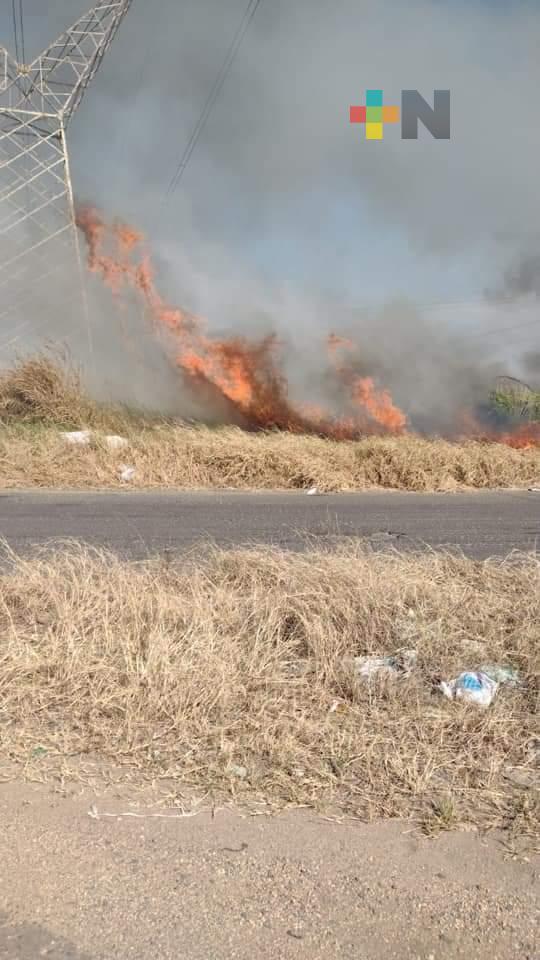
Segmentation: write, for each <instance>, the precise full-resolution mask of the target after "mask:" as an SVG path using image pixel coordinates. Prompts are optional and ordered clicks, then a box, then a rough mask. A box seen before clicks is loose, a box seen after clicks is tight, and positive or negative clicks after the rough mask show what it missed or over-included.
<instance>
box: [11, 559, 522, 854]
mask: <svg viewBox="0 0 540 960" xmlns="http://www.w3.org/2000/svg"><path fill="white" fill-rule="evenodd" d="M1 570H2V572H1V574H0V631H1V636H2V651H1V657H0V689H1V691H2V696H1V701H0V753H1V755H2V757H3V758H4V759H5V758H10V761H11V762H13V761H15V762H16V763H18V764H21V765H23V767H24V770H25V772H26V773H27V775H29V776H31V777H32V778H35V777H38V778H42V779H47V778H52V779H53V780H58V779H60V780H63V779H66V778H70V777H71V778H73V777H76V776H79V777H83V779H84V771H85V770H87V767H85V763H86V762H87V761H89V762H92V763H93V764H107V763H109V764H113V765H114V767H115V769H116V773H115V779H116V782H120V783H121V782H122V780H123V778H124V779H125V780H126V781H127V782H130V783H137V782H141V783H151V784H153V786H154V787H157V788H158V789H160V788H161V789H162V790H163V792H164V793H165V794H167V796H168V797H169V800H170V801H171V802H176V801H175V799H174V797H175V796H177V799H178V798H180V796H184V798H185V797H186V796H189V792H190V791H191V792H192V796H194V797H197V798H199V799H201V798H203V797H204V798H206V802H207V803H211V802H214V801H215V802H219V801H220V800H226V799H227V798H229V799H236V800H239V801H240V802H245V803H246V804H252V803H258V802H260V803H264V804H266V805H269V808H270V809H274V808H275V809H277V808H281V807H283V806H287V805H307V806H308V807H312V808H315V809H317V810H319V811H324V812H326V813H331V814H333V815H334V814H347V815H352V816H358V817H361V818H367V819H371V818H375V817H414V818H415V819H418V820H420V821H421V822H422V823H424V825H425V827H426V829H429V830H430V831H431V830H437V829H440V828H445V827H448V826H453V825H456V824H458V823H462V822H474V823H478V824H482V825H486V826H493V825H497V826H501V827H508V828H511V830H513V831H517V832H518V833H520V834H521V835H527V836H531V837H532V836H533V835H534V834H535V832H536V830H537V827H538V821H537V815H538V804H537V796H538V794H537V792H535V789H534V784H535V783H536V786H538V781H537V779H536V780H535V778H537V774H538V750H539V741H538V727H537V718H538V691H539V664H540V661H539V656H540V654H539V651H540V644H539V640H540V561H539V559H538V557H536V556H532V555H531V556H519V555H516V556H512V557H510V558H508V559H507V560H505V561H495V560H491V561H486V562H482V563H479V562H475V561H473V560H469V559H466V558H464V557H462V556H452V555H449V554H445V553H437V552H429V553H418V554H409V555H407V556H403V555H399V554H397V553H391V552H384V553H378V552H372V551H370V550H368V549H367V548H366V547H365V545H362V544H361V543H352V544H348V545H347V547H346V548H343V549H342V548H335V549H328V550H325V551H321V550H313V551H308V552H307V553H305V554H290V553H287V552H281V551H279V550H277V549H271V548H257V549H244V550H232V551H221V550H215V549H213V550H210V551H208V552H205V553H202V554H199V555H197V556H194V555H192V556H191V557H190V558H189V559H185V558H184V559H183V560H182V561H180V560H178V561H176V560H174V559H171V558H170V557H169V558H160V557H157V558H155V559H153V560H148V561H147V562H145V563H144V564H135V563H128V562H125V561H122V560H120V559H118V558H117V557H116V556H112V555H109V554H107V553H104V552H98V551H94V550H90V549H88V548H86V547H83V546H79V545H76V544H72V545H68V546H65V545H64V546H63V547H62V549H59V550H58V551H57V552H52V553H51V550H50V548H49V549H48V550H47V551H42V552H40V553H37V554H35V555H33V556H29V557H27V558H25V559H23V558H20V557H17V556H15V555H13V554H11V553H9V551H7V549H6V550H5V552H4V556H3V561H2V567H1ZM404 649H407V650H410V649H414V650H415V651H416V654H417V659H416V663H415V664H414V665H413V667H412V669H411V670H410V672H409V673H407V672H404V673H392V672H386V673H382V674H376V675H374V676H372V677H371V679H366V677H363V676H360V675H358V673H357V671H356V669H355V666H354V663H355V661H354V658H355V657H363V656H381V655H383V656H384V655H389V654H395V653H396V652H397V651H403V650H404ZM486 662H491V663H495V664H499V665H504V666H510V667H511V668H512V670H515V671H517V673H518V675H519V681H520V682H519V684H518V685H517V686H511V685H510V686H508V687H506V686H504V687H500V689H499V691H498V693H497V696H496V698H495V700H494V701H493V703H492V704H491V706H489V707H487V708H485V709H482V708H481V707H478V706H477V705H475V704H472V703H466V702H462V701H450V700H448V699H445V697H444V696H443V695H442V694H441V693H440V692H439V690H438V683H439V681H440V680H441V679H447V680H448V679H451V678H453V677H456V676H457V675H459V674H460V672H461V671H464V670H467V669H472V670H474V669H477V668H478V667H479V665H481V664H483V663H486ZM77 764H79V766H78V767H77ZM77 770H78V773H77ZM175 791H176V793H175ZM171 798H172V800H171ZM179 802H180V801H179Z"/></svg>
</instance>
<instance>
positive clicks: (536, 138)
mask: <svg viewBox="0 0 540 960" xmlns="http://www.w3.org/2000/svg"><path fill="white" fill-rule="evenodd" d="M89 5H90V0H86V2H84V0H77V3H76V4H75V3H73V4H72V3H68V2H67V0H66V2H62V0H57V2H56V4H55V5H53V4H50V5H49V4H48V5H47V6H48V11H47V14H46V15H45V13H44V12H43V9H42V6H41V4H39V3H38V0H34V6H35V7H36V8H38V7H40V8H41V9H40V10H39V12H36V14H35V15H34V19H33V20H32V23H33V28H34V33H33V35H32V33H31V30H30V29H29V30H28V34H29V36H30V37H31V42H32V45H33V46H34V47H35V50H36V52H37V50H38V49H39V47H40V46H43V45H44V44H45V43H46V42H47V41H48V39H51V37H50V33H51V29H52V28H53V27H54V30H58V29H59V28H61V25H60V23H59V21H61V20H62V19H63V20H64V22H65V23H66V24H67V23H68V22H69V21H70V20H72V19H73V16H74V15H75V16H76V15H78V14H79V13H80V12H82V11H84V10H85V9H86V7H87V6H89ZM27 6H28V7H30V0H29V2H28V4H27ZM244 7H245V0H183V2H182V3H181V4H179V3H178V2H177V0H162V3H161V4H160V7H159V11H156V10H155V9H154V8H153V5H149V4H147V3H145V2H143V0H135V2H134V4H133V6H132V9H131V12H130V14H129V15H128V17H127V18H126V20H125V22H124V25H123V27H122V30H121V32H120V34H119V35H118V38H117V40H116V41H115V44H114V46H113V48H112V50H111V52H110V54H109V56H108V59H107V60H106V61H105V63H104V65H103V67H102V70H101V72H100V74H99V75H98V77H97V78H96V81H95V84H94V86H93V87H92V88H91V89H90V91H89V93H88V95H87V98H86V100H85V101H84V103H83V105H82V107H81V109H80V111H79V113H78V114H77V116H76V117H75V120H74V122H73V127H72V130H71V147H72V165H73V175H74V180H75V186H76V191H77V194H78V196H79V197H80V199H81V200H82V201H85V202H89V203H92V204H95V205H97V206H98V207H99V208H100V209H102V210H104V211H105V212H106V214H107V216H108V217H109V218H114V217H115V216H117V217H119V218H120V219H121V220H122V221H127V222H130V223H135V224H137V225H138V226H140V228H141V230H142V231H143V232H144V234H145V235H146V237H147V239H148V242H149V244H150V247H151V249H152V251H153V254H154V259H155V262H156V264H157V274H158V280H159V287H160V289H161V290H165V291H166V297H167V301H168V302H170V303H178V304H180V306H181V307H182V308H184V309H185V310H186V311H188V312H191V313H194V314H197V315H203V316H204V317H206V318H207V319H208V324H209V328H210V329H211V330H214V331H216V332H218V333H219V335H220V336H225V335H242V336H247V337H250V336H252V337H254V338H257V337H261V336H264V335H266V334H269V333H275V334H276V335H277V337H278V338H280V339H283V340H285V341H286V342H287V344H288V348H287V351H286V358H285V360H284V368H285V374H286V377H287V379H288V380H289V382H290V384H291V389H293V390H294V391H295V393H296V394H297V395H298V396H299V397H300V398H301V400H302V401H303V402H304V401H305V402H318V401H319V400H321V399H322V400H327V399H328V398H329V396H330V395H331V394H332V386H331V384H327V383H326V382H325V379H324V376H322V374H321V372H320V371H321V364H320V350H321V343H324V342H325V340H326V338H327V336H328V335H329V334H330V333H338V334H342V335H343V336H345V337H348V338H350V339H352V340H353V341H354V343H355V344H357V345H358V351H357V355H356V357H357V359H356V361H355V363H356V365H357V366H356V372H357V374H358V375H359V376H362V377H372V378H374V379H375V381H376V383H377V384H379V385H380V387H381V388H388V389H389V390H390V391H391V392H392V396H393V398H394V400H395V402H396V403H397V404H399V406H400V407H402V408H403V409H404V410H405V411H406V413H407V415H408V416H409V417H410V419H411V420H412V422H413V423H414V424H415V425H418V426H419V427H420V428H421V429H429V430H447V429H448V428H449V426H450V425H451V424H452V423H455V418H456V416H457V415H458V412H459V410H461V409H462V408H463V407H467V406H469V407H476V406H478V405H479V404H481V403H482V399H483V398H484V399H485V397H486V396H487V393H488V392H489V389H490V387H491V386H492V383H493V380H494V378H495V377H496V376H497V374H499V373H508V374H512V375H517V376H521V375H524V374H525V372H526V371H528V375H532V376H533V377H534V376H536V372H535V371H537V370H538V364H536V365H535V362H534V359H531V358H534V355H535V354H536V355H537V354H538V344H539V339H540V338H539V334H540V319H539V317H538V304H537V302H536V301H537V298H538V296H539V294H540V285H539V283H538V276H539V271H538V257H539V256H540V252H539V251H540V226H539V225H540V192H539V191H538V190H537V188H536V181H537V172H536V171H537V165H538V157H539V156H540V128H539V127H538V124H536V123H535V122H534V119H533V118H534V115H535V101H536V97H537V91H538V89H539V87H540V59H539V58H538V55H537V50H538V41H539V40H540V8H539V7H538V5H537V4H536V3H532V2H531V3H527V2H517V0H516V2H509V3H506V4H501V3H499V2H496V0H493V2H489V0H473V2H468V3H465V2H461V0H458V2H455V0H452V2H451V0H412V2H411V3H408V4H403V3H402V2H400V0H366V2H364V3H362V4H359V3H358V2H357V0H337V2H334V3H330V2H328V0H295V3H290V0H262V3H261V5H260V8H259V10H258V13H257V16H256V17H255V19H254V21H253V23H252V25H251V27H250V30H249V32H248V34H247V35H246V37H245V40H244V43H243V46H242V48H241V50H240V53H239V55H238V57H237V59H236V61H235V63H234V66H233V68H232V70H231V72H230V74H229V76H228V78H227V82H226V84H225V85H224V88H223V90H222V92H221V94H220V97H219V99H218V101H217V103H216V106H215V108H214V111H213V113H212V115H211V117H210V120H209V122H208V124H207V126H206V127H205V129H204V131H203V134H202V136H201V138H200V141H199V143H198V145H197V148H196V150H195V152H194V154H193V157H192V159H191V161H190V164H189V165H188V167H187V169H186V171H185V174H184V176H183V177H182V179H181V181H180V184H179V186H178V189H177V190H176V192H175V193H174V194H173V195H172V196H167V185H168V183H169V182H170V180H171V178H172V176H173V175H174V173H175V169H176V166H177V164H178V161H179V158H180V155H181V153H182V151H183V148H184V146H185V144H186V143H187V141H188V140H189V137H190V134H191V131H192V129H193V127H194V125H195V123H196V122H197V119H198V117H199V116H200V112H201V110H202V107H203V105H204V102H205V100H206V97H207V95H208V92H209V89H210V88H211V86H212V83H213V80H214V78H215V76H216V74H217V73H218V71H219V68H220V66H221V63H222V61H223V58H224V56H225V52H226V49H227V45H228V43H229V42H230V40H231V39H232V36H233V34H234V31H235V28H236V25H237V23H238V20H239V18H240V16H241V13H242V11H243V9H244ZM75 8H76V9H75ZM79 8H80V9H79ZM29 16H30V15H29ZM53 16H54V24H53V22H52V17H53ZM5 21H6V15H2V19H1V20H0V25H1V26H2V27H5V28H6V29H7V26H6V23H5ZM53 32H54V31H53ZM28 42H29V43H30V40H29V41H28ZM370 87H380V88H383V90H384V95H385V101H386V102H388V103H398V104H399V103H400V98H401V90H402V89H418V90H419V91H420V93H421V94H422V95H423V96H425V97H426V99H427V100H430V99H431V98H432V94H433V90H434V89H435V88H443V89H446V88H449V89H450V90H451V98H452V136H451V140H450V141H436V140H434V139H432V138H431V136H430V135H429V133H428V132H427V131H426V130H424V129H422V128H420V136H419V140H418V141H402V140H401V138H400V135H399V128H398V127H395V128H389V129H388V130H387V131H386V133H385V140H384V142H382V143H377V142H366V141H365V139H364V135H363V132H362V130H361V128H359V127H354V126H351V125H350V124H349V122H348V115H349V106H350V104H354V103H363V102H365V101H364V98H365V90H366V88H370ZM516 264H518V266H517V267H516ZM519 264H521V266H519ZM486 290H495V291H503V292H504V295H503V296H498V297H495V298H493V297H490V296H485V295H484V291H486ZM91 305H92V318H93V325H94V337H95V351H96V356H97V360H98V364H97V366H98V381H99V379H100V377H101V381H102V382H101V388H102V390H103V389H112V388H111V384H114V390H115V392H116V394H118V393H125V394H129V399H131V398H132V394H133V393H134V392H135V394H136V395H137V399H138V400H140V401H142V402H145V403H148V404H149V405H154V406H155V405H156V403H157V405H160V406H164V407H165V406H166V407H168V408H171V407H174V406H175V405H176V404H178V405H179V407H180V408H181V410H182V411H184V409H186V407H185V405H186V404H187V403H188V400H187V397H186V395H185V394H184V393H183V392H180V393H179V392H178V391H179V385H178V382H177V377H176V375H175V372H174V371H173V370H172V369H170V368H169V367H168V365H167V363H166V361H164V359H163V356H162V354H161V352H160V348H158V347H156V346H155V344H154V342H153V340H152V336H151V333H149V332H148V331H147V328H146V326H145V323H144V320H143V319H142V318H141V316H140V312H138V309H137V304H136V303H135V302H130V303H129V304H128V305H127V306H126V307H125V308H124V310H123V311H119V310H118V307H117V306H116V305H115V304H114V303H113V302H111V298H110V297H107V296H106V295H104V293H103V291H102V290H100V289H98V287H97V285H96V284H93V283H91ZM56 313H57V322H56V323H55V326H54V333H55V335H59V336H60V335H61V333H62V330H65V327H66V317H65V310H63V307H62V304H61V303H59V304H58V307H57V311H56ZM72 321H73V318H70V320H69V323H68V326H69V325H70V324H72ZM143 331H146V332H145V333H144V334H143ZM501 331H502V332H501ZM143 335H144V336H145V338H146V339H145V341H144V355H143V357H142V358H141V356H140V355H139V361H138V362H139V368H138V369H139V373H137V374H134V372H133V369H134V368H133V367H132V363H133V351H131V352H130V350H129V349H126V346H125V345H126V340H127V341H130V340H131V342H132V344H134V343H137V344H140V337H142V336H143ZM85 342H86V341H85V339H84V334H83V332H82V331H79V332H77V331H76V330H73V332H72V336H71V340H70V343H71V346H72V349H75V350H78V351H79V354H80V356H81V358H82V359H83V360H84V358H85V349H86V348H85ZM111 343H112V344H113V345H112V346H111ZM140 353H141V351H140V349H139V354H140ZM143 369H144V370H146V371H147V373H146V374H145V375H143V374H142V373H141V371H142V370H143ZM156 370H159V371H160V376H159V377H156ZM134 380H136V384H137V385H136V389H135V388H134ZM158 380H159V395H157V394H156V389H157V388H156V383H157V381H158ZM98 381H96V383H97V382H98ZM106 381H107V384H108V386H104V384H105V382H106Z"/></svg>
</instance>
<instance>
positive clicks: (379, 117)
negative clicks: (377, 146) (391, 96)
mask: <svg viewBox="0 0 540 960" xmlns="http://www.w3.org/2000/svg"><path fill="white" fill-rule="evenodd" d="M399 116H400V110H399V107H395V106H388V107H386V106H384V105H383V91H382V90H366V106H365V107H362V106H351V107H349V118H350V121H351V123H361V124H363V125H364V126H365V128H366V140H382V139H383V137H384V124H385V123H397V122H398V121H399Z"/></svg>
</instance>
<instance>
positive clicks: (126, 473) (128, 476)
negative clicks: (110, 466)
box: [120, 467, 136, 483]
mask: <svg viewBox="0 0 540 960" xmlns="http://www.w3.org/2000/svg"><path fill="white" fill-rule="evenodd" d="M135 474H136V470H135V467H121V468H120V479H121V480H123V481H124V483H129V481H130V480H133V478H134V477H135Z"/></svg>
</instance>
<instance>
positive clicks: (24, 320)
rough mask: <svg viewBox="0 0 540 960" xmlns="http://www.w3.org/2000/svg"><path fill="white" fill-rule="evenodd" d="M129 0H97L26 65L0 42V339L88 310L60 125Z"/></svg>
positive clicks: (67, 118)
mask: <svg viewBox="0 0 540 960" xmlns="http://www.w3.org/2000/svg"><path fill="white" fill-rule="evenodd" d="M131 3H132V0H99V2H98V3H95V4H94V6H93V7H92V9H91V10H90V11H89V12H88V13H86V14H84V16H82V17H80V19H79V20H77V22H76V23H74V24H73V26H72V27H70V28H69V29H68V30H66V32H65V33H63V34H62V35H61V36H60V37H59V38H58V40H56V41H55V42H54V43H52V44H51V45H50V47H48V48H47V49H46V50H45V51H44V52H43V53H42V54H40V56H39V57H37V58H36V59H35V60H34V61H33V62H32V63H30V64H23V63H17V62H16V61H15V60H14V59H13V57H12V56H11V55H10V54H9V52H8V51H7V50H6V49H5V48H4V47H1V46H0V347H1V346H2V342H4V345H5V344H6V343H7V342H9V334H15V339H18V338H19V336H20V334H21V332H22V331H24V330H26V329H27V328H34V327H35V326H36V321H37V322H38V323H39V324H40V325H43V324H44V323H46V322H47V314H48V313H49V314H50V313H51V311H52V312H53V313H54V314H55V315H57V314H58V310H59V309H61V310H62V311H63V312H64V313H65V316H66V319H67V320H68V321H69V322H73V323H75V322H76V320H77V318H78V315H80V312H81V310H83V311H84V310H85V294H84V282H83V273H82V266H81V255H80V248H79V239H78V231H77V227H76V223H75V208H74V200H73V189H72V183H71V174H70V168H69V155H68V149H67V141H66V130H67V127H68V125H69V122H70V120H71V119H72V117H73V114H74V113H75V111H76V109H77V107H78V106H79V104H80V102H81V100H82V98H83V96H84V94H85V92H86V90H87V88H88V85H89V84H90V83H91V81H92V80H93V78H94V76H95V75H96V72H97V70H98V68H99V66H100V63H101V61H102V59H103V57H104V55H105V53H106V52H107V50H108V48H109V46H110V44H111V43H112V40H113V38H114V35H115V33H116V31H117V30H118V27H119V26H120V23H121V22H122V20H123V18H124V16H125V15H126V13H127V12H128V10H129V8H130V6H131ZM48 308H49V309H48ZM6 334H7V336H6ZM89 335H90V334H89Z"/></svg>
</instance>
